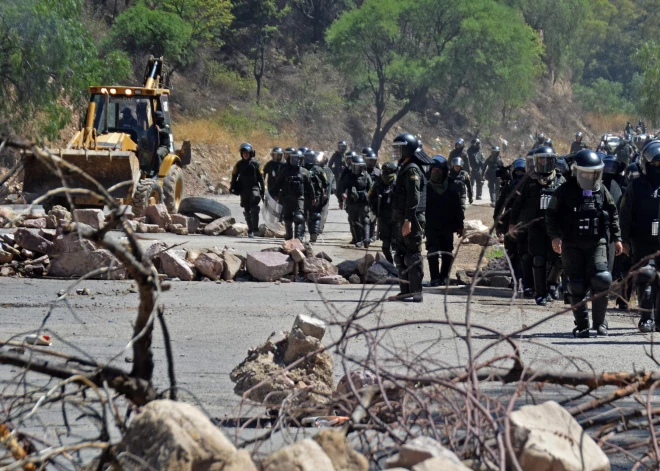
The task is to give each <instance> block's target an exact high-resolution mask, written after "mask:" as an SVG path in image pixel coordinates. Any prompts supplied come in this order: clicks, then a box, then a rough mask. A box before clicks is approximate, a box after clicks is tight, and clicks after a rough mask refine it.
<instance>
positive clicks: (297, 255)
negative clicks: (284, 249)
mask: <svg viewBox="0 0 660 471" xmlns="http://www.w3.org/2000/svg"><path fill="white" fill-rule="evenodd" d="M289 255H291V258H292V259H293V261H294V262H296V263H300V262H303V261H304V260H305V254H304V253H302V252H301V251H300V250H298V249H296V250H294V251H292V252H291V253H290V254H289Z"/></svg>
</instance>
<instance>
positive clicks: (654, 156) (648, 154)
mask: <svg viewBox="0 0 660 471" xmlns="http://www.w3.org/2000/svg"><path fill="white" fill-rule="evenodd" d="M658 160H660V141H651V142H649V143H648V144H646V146H644V150H643V151H642V156H641V158H640V159H639V166H640V170H641V171H642V173H643V174H644V175H648V168H649V165H648V164H649V163H650V162H656V161H658Z"/></svg>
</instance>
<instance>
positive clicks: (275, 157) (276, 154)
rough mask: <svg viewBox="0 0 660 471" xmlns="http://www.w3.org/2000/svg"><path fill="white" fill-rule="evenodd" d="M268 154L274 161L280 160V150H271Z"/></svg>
mask: <svg viewBox="0 0 660 471" xmlns="http://www.w3.org/2000/svg"><path fill="white" fill-rule="evenodd" d="M270 156H271V157H272V158H273V160H274V161H275V162H281V161H282V153H281V152H271V153H270Z"/></svg>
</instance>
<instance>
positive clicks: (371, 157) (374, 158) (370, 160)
mask: <svg viewBox="0 0 660 471" xmlns="http://www.w3.org/2000/svg"><path fill="white" fill-rule="evenodd" d="M364 161H365V162H366V163H367V168H375V167H376V164H377V163H378V155H377V154H376V153H375V152H374V151H373V150H372V151H370V152H367V154H366V155H365V156H364Z"/></svg>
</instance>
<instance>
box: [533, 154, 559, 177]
mask: <svg viewBox="0 0 660 471" xmlns="http://www.w3.org/2000/svg"><path fill="white" fill-rule="evenodd" d="M556 165H557V156H556V155H555V154H534V170H535V171H536V173H538V174H540V175H548V174H550V173H552V172H553V171H554V170H555V166H556Z"/></svg>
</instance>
